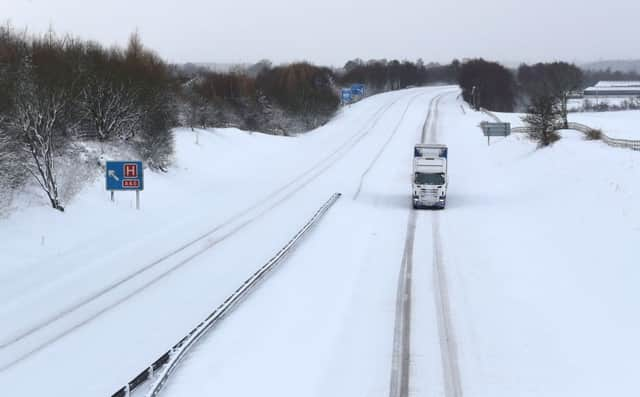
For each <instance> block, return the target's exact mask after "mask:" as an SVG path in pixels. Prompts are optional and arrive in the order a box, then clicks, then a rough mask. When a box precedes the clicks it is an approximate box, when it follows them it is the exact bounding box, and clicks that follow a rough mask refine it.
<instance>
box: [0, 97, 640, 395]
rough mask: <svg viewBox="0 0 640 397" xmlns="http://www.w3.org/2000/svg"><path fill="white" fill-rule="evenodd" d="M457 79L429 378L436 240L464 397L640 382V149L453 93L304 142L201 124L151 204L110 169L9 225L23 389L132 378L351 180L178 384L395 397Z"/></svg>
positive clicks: (418, 313) (4, 236)
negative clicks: (138, 200) (431, 126)
mask: <svg viewBox="0 0 640 397" xmlns="http://www.w3.org/2000/svg"><path fill="white" fill-rule="evenodd" d="M443 92H447V94H445V95H444V96H443V97H442V101H441V102H440V106H439V112H438V116H437V118H436V119H435V123H436V124H435V127H436V130H435V131H436V135H437V136H436V138H437V139H436V140H437V141H438V142H442V143H446V144H448V145H449V148H450V149H449V153H450V168H449V170H450V182H451V185H450V190H449V194H448V207H447V209H446V210H444V211H439V212H431V211H420V212H419V213H418V214H417V229H416V239H415V246H414V256H413V259H414V263H413V267H414V275H413V292H412V306H411V307H412V309H411V310H412V314H411V365H410V368H411V373H410V390H411V392H412V394H415V395H419V396H440V395H442V393H443V390H444V388H445V386H444V383H443V380H442V377H443V369H442V363H441V356H440V355H441V352H440V349H441V346H440V343H439V335H438V326H437V324H438V321H439V319H438V313H437V312H438V307H437V305H435V304H434V290H433V288H434V279H433V266H434V264H433V262H434V256H435V255H434V243H433V241H434V239H436V240H437V241H439V242H440V244H441V252H440V254H441V260H442V266H443V269H444V272H445V274H444V279H445V280H446V285H447V290H448V299H449V302H448V304H449V306H450V310H451V316H452V325H453V327H452V330H451V331H452V336H454V338H453V343H455V347H456V349H455V352H456V354H457V357H456V362H457V363H458V366H459V370H460V380H461V385H462V390H463V392H464V395H465V396H487V397H489V396H491V397H496V396H497V397H501V396H505V397H506V396H510V397H511V396H576V397H577V396H580V397H583V396H603V395H633V394H634V393H635V392H636V391H637V390H638V388H637V381H636V376H635V375H636V373H637V370H636V368H637V365H636V358H637V357H638V356H639V355H640V341H638V340H637V339H636V335H637V334H638V333H639V332H640V318H639V317H638V316H637V315H636V313H637V312H638V310H639V309H640V304H639V303H638V302H639V298H640V295H639V294H638V292H637V285H640V270H639V269H638V267H637V262H638V259H639V257H638V253H637V244H638V242H639V241H640V206H638V205H637V203H638V202H640V154H639V153H637V152H633V151H630V150H621V149H615V148H609V147H607V146H605V145H602V144H595V143H594V142H588V141H584V140H583V139H582V137H581V136H580V135H577V134H575V135H572V134H569V133H567V134H565V136H564V139H562V140H560V141H559V142H557V143H556V144H555V145H553V146H552V147H551V148H548V149H544V150H536V149H535V145H534V144H533V143H532V142H530V141H528V140H527V139H526V138H524V137H523V136H521V135H519V134H514V135H513V136H511V137H509V138H506V139H493V140H492V143H491V146H487V143H486V139H485V138H484V137H483V136H482V134H481V131H480V129H479V128H478V124H479V122H480V121H482V120H484V119H486V116H485V115H483V114H481V113H476V112H472V111H471V110H469V109H468V107H466V106H464V109H465V112H463V111H462V109H461V103H460V102H459V100H458V99H457V98H456V90H455V89H452V88H451V87H442V88H419V89H411V90H405V91H399V92H393V93H388V94H383V95H378V96H374V97H371V98H368V99H366V100H364V101H362V102H360V103H358V104H355V105H353V106H351V107H349V108H347V109H345V110H344V111H342V112H341V113H340V114H339V115H338V117H337V118H336V119H335V120H333V121H332V122H330V123H329V124H327V125H326V126H324V127H322V128H320V129H318V130H316V131H314V132H311V133H309V134H305V135H301V136H299V137H295V138H286V137H274V136H266V135H261V134H249V133H245V132H240V131H235V130H215V131H202V132H200V135H199V139H198V140H199V144H198V145H196V144H195V136H194V134H193V133H192V132H191V131H187V130H180V131H177V164H176V166H175V167H174V168H173V169H171V170H170V172H169V173H168V174H166V175H159V174H153V173H147V175H146V177H147V178H146V179H147V180H146V182H145V188H146V190H145V191H144V192H143V194H142V210H141V211H136V210H135V209H134V208H133V197H130V196H128V195H124V194H121V195H117V196H116V197H117V202H116V203H115V204H113V203H111V202H109V201H108V196H107V194H106V193H105V192H104V190H103V188H104V187H103V181H102V180H98V181H96V182H95V184H93V185H92V186H89V187H87V188H86V189H85V190H84V191H83V192H82V193H81V194H80V195H79V196H78V197H77V199H75V200H74V202H72V203H71V204H70V205H68V206H67V211H66V212H65V213H64V214H58V213H56V212H55V211H52V210H50V209H48V208H46V207H45V206H42V207H35V208H23V209H21V210H19V211H18V212H16V213H14V214H13V215H12V216H11V217H10V218H9V219H3V220H1V221H0V241H2V242H3V243H2V244H3V246H2V251H0V252H1V253H0V255H2V257H1V259H2V260H1V262H2V266H1V267H0V324H2V327H0V387H1V388H2V390H3V391H5V392H7V395H11V396H31V395H68V396H78V397H80V396H82V397H85V396H104V395H109V394H110V393H113V392H114V391H116V390H117V389H118V388H119V387H121V386H122V385H123V384H124V383H126V382H127V381H128V380H130V378H131V377H132V376H133V375H135V374H137V372H138V371H140V370H142V369H143V368H144V367H145V366H146V365H147V364H149V363H150V362H151V361H153V360H154V359H156V358H157V356H159V355H160V354H162V353H163V352H164V351H165V350H166V349H167V348H169V347H170V346H171V345H173V344H174V343H175V342H177V341H178V340H179V339H180V338H181V337H182V336H183V335H184V334H186V332H188V331H189V330H190V329H191V328H192V327H193V326H195V325H196V324H197V323H198V322H199V321H200V320H202V319H203V318H204V317H206V315H207V314H208V313H209V312H210V311H211V310H212V309H213V308H215V307H216V306H217V305H218V304H219V303H220V302H221V301H222V300H224V299H225V298H226V296H228V295H229V294H230V293H231V292H232V291H233V290H234V289H235V288H236V287H237V286H238V285H239V284H240V283H241V282H242V281H243V280H244V279H245V278H246V277H247V276H248V275H249V274H250V273H252V272H253V271H255V270H256V269H257V268H258V267H260V266H261V265H262V264H263V263H264V262H266V260H267V259H268V258H269V257H270V256H271V255H272V254H273V253H275V251H277V250H278V249H279V248H280V247H281V246H282V245H283V244H284V243H285V242H286V241H287V240H288V239H289V238H290V237H291V236H292V235H293V233H295V232H296V231H297V229H298V228H299V227H300V226H301V225H302V224H303V223H304V222H305V221H306V220H307V219H308V218H309V217H310V216H311V214H312V213H313V212H314V211H315V210H316V209H317V208H318V207H319V206H320V205H321V204H322V203H323V202H324V201H325V200H326V199H327V198H328V197H329V196H330V195H331V194H332V193H334V192H342V193H343V194H344V196H343V198H342V199H341V200H340V201H338V203H337V204H336V205H335V207H334V208H332V209H331V210H330V212H329V213H328V214H327V216H326V217H325V218H324V219H323V220H322V221H321V222H320V224H318V226H317V227H316V228H314V229H313V230H312V231H311V233H310V234H309V235H308V236H307V237H306V238H305V239H304V240H303V241H302V245H300V246H299V247H298V248H297V249H296V250H295V251H294V252H293V254H292V255H290V256H289V257H288V259H287V260H286V262H285V263H283V265H282V266H281V267H280V268H279V269H278V270H277V271H276V272H275V273H273V274H272V275H271V276H270V277H269V278H268V279H267V280H266V282H264V283H263V284H262V285H261V286H260V288H259V289H258V290H257V291H256V293H255V294H254V295H252V296H250V297H249V298H248V299H247V300H245V301H244V302H243V303H242V305H241V306H240V307H239V308H238V309H237V310H236V311H235V312H234V313H233V314H232V315H231V316H229V317H228V318H227V319H226V320H225V321H224V322H223V323H222V324H221V325H220V326H219V327H218V328H216V329H215V330H214V331H213V332H212V333H211V334H209V335H208V337H207V338H206V339H205V341H204V342H203V343H202V344H200V345H199V346H198V347H197V348H196V349H195V350H194V351H193V352H192V353H191V354H190V355H189V356H188V358H187V360H186V361H185V362H184V363H183V365H182V366H181V367H180V368H179V370H178V372H177V373H176V375H175V378H173V379H172V381H171V382H170V383H169V387H168V388H167V389H166V390H165V394H166V395H168V396H193V395H212V394H214V393H216V394H220V395H234V396H253V395H256V394H260V395H267V396H271V395H278V396H293V395H296V396H297V395H304V396H328V395H330V396H354V395H367V396H383V395H388V392H389V377H390V373H391V362H392V339H393V326H394V316H395V307H396V305H395V304H396V302H395V299H396V288H397V285H398V275H399V270H400V263H401V259H402V253H403V246H404V242H405V234H406V230H407V219H408V217H409V215H410V212H411V209H410V200H409V198H410V197H409V195H410V184H409V183H410V172H411V155H412V151H411V148H412V146H413V144H414V143H416V142H417V141H418V140H419V137H420V134H421V131H422V127H423V124H424V122H425V117H426V114H427V111H428V105H429V103H430V102H431V100H432V99H433V97H434V96H435V95H438V94H442V93H443ZM625 113H630V112H625ZM638 113H639V114H640V112H638ZM619 114H621V113H620V112H611V113H598V115H603V117H605V116H609V117H615V116H616V115H619ZM581 115H584V114H581ZM500 116H501V117H503V115H500ZM572 116H574V115H572ZM625 117H626V116H625ZM633 117H635V114H634V115H633V116H628V117H627V118H626V120H627V121H628V125H626V124H624V123H622V122H620V126H621V127H624V126H625V125H626V127H625V128H627V129H628V130H631V129H632V128H634V126H633V125H632V124H633V123H634V121H633V120H634V119H633ZM573 121H579V122H584V121H580V120H573ZM604 122H605V123H607V125H609V126H613V125H614V124H615V123H618V121H611V120H608V121H607V120H605V121H604ZM585 124H590V123H588V122H585ZM638 124H640V123H637V122H636V123H635V125H638ZM514 125H517V123H515V122H514ZM590 125H591V124H590ZM593 126H594V127H597V126H595V125H593ZM603 130H604V131H605V132H606V133H609V132H610V131H609V130H608V129H607V128H606V127H603ZM621 131H622V130H621ZM625 131H626V130H625ZM612 135H614V134H613V133H612ZM614 136H615V135H614ZM622 137H630V136H628V135H623V136H622ZM314 166H315V168H313V167H314ZM363 175H364V177H363ZM359 186H361V188H360V192H359V193H358V190H359ZM131 196H132V195H131ZM245 211H246V212H245ZM434 222H437V227H434ZM34 225H37V227H35V226H34ZM217 226H219V228H217V229H216V227H217ZM210 231H212V233H211V234H209V235H207V237H205V238H203V239H202V240H200V241H199V242H198V243H196V244H194V245H193V246H190V247H188V248H187V249H186V251H185V252H184V253H181V254H179V255H177V256H174V257H171V258H169V259H168V260H164V261H160V262H158V259H160V258H161V257H162V256H164V255H163V254H166V253H169V252H170V251H172V250H174V249H175V248H177V247H179V246H181V245H184V244H185V243H187V242H189V241H191V240H193V239H195V238H197V237H198V236H202V235H203V234H205V233H207V232H210ZM209 247H210V248H209ZM205 248H209V249H208V250H206V251H203V250H204V249H205ZM200 251H203V252H200ZM192 255H196V256H195V258H193V259H191V260H189V257H190V256H192ZM155 262H158V264H156V265H154V266H147V265H150V264H153V263H155ZM147 267H148V268H147ZM132 275H135V276H133V277H132ZM34 379H37V381H34Z"/></svg>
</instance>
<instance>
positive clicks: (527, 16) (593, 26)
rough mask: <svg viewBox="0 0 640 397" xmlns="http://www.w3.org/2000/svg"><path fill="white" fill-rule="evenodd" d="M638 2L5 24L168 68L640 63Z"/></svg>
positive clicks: (411, 5)
mask: <svg viewBox="0 0 640 397" xmlns="http://www.w3.org/2000/svg"><path fill="white" fill-rule="evenodd" d="M639 16H640V0H606V1H592V0H530V1H519V0H483V1H481V0H437V1H434V0H387V1H379V0H321V1H306V0H209V1H207V0H174V1H166V0H100V1H94V0H0V18H3V19H5V20H8V21H10V22H11V24H12V25H13V26H14V27H16V28H20V29H22V28H25V27H27V28H28V29H29V31H31V32H34V33H37V32H42V31H45V30H47V29H48V27H49V26H50V25H51V26H53V28H54V29H55V30H56V31H57V32H58V33H73V34H74V35H78V36H81V37H83V38H87V39H93V40H97V41H100V42H102V43H104V44H124V43H125V42H126V39H127V37H128V36H129V34H130V33H131V32H132V31H134V30H135V29H138V30H139V32H140V34H141V35H142V38H143V41H144V43H145V44H146V45H147V46H149V47H151V48H153V49H155V50H156V51H157V52H158V53H159V54H160V55H161V56H162V57H164V58H165V59H167V60H168V61H170V62H187V61H196V62H224V63H229V62H230V63H242V62H254V61H257V60H259V59H262V58H269V59H271V60H273V61H275V62H286V61H294V60H303V59H305V60H310V61H312V62H316V63H322V64H331V65H342V64H344V62H345V61H346V60H348V59H352V58H355V57H360V58H364V59H369V58H389V59H391V58H398V59H405V58H406V59H417V58H419V57H421V58H423V59H424V60H425V61H440V62H448V61H450V60H451V59H453V58H465V57H478V56H482V57H485V58H488V59H496V60H501V61H507V62H518V61H521V60H524V61H528V62H530V61H534V60H554V59H563V60H568V61H577V62H582V61H591V60H598V59H628V58H640V18H639Z"/></svg>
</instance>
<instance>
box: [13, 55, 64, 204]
mask: <svg viewBox="0 0 640 397" xmlns="http://www.w3.org/2000/svg"><path fill="white" fill-rule="evenodd" d="M35 80H36V79H35V78H34V76H33V66H32V64H31V61H30V59H29V58H28V57H27V58H26V59H25V61H24V62H23V64H22V66H21V69H20V72H19V77H18V83H17V84H18V89H17V90H16V95H15V107H14V110H13V117H12V118H11V120H10V124H11V125H12V127H13V128H15V129H16V130H18V131H20V133H21V135H22V138H23V139H24V142H25V144H26V147H27V150H28V152H29V153H30V154H31V157H32V158H33V164H31V166H29V167H28V169H29V173H31V175H33V177H34V178H35V179H36V181H37V182H38V184H39V185H40V187H42V189H43V190H44V192H45V193H46V194H47V196H48V197H49V201H50V202H51V206H52V207H53V208H55V209H57V210H60V211H64V207H63V206H62V203H61V202H60V196H59V194H58V185H57V182H56V175H55V167H54V150H55V137H56V128H57V126H58V123H59V122H60V121H61V119H62V118H63V116H64V111H65V108H66V106H67V104H68V101H69V98H68V97H69V95H68V92H67V90H66V89H64V88H62V87H52V86H46V85H43V84H38V82H36V81H35Z"/></svg>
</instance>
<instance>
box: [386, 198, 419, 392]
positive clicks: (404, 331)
mask: <svg viewBox="0 0 640 397" xmlns="http://www.w3.org/2000/svg"><path fill="white" fill-rule="evenodd" d="M416 219H417V217H416V216H415V210H412V211H411V212H410V213H409V219H408V220H407V236H406V238H405V241H404V252H403V253H402V262H401V265H400V277H399V278H398V292H397V297H396V321H395V326H394V331H393V359H392V363H391V384H390V387H389V396H390V397H406V396H408V395H409V364H410V359H411V274H412V271H413V244H414V242H415V236H416Z"/></svg>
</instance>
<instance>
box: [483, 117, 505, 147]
mask: <svg viewBox="0 0 640 397" xmlns="http://www.w3.org/2000/svg"><path fill="white" fill-rule="evenodd" d="M480 128H482V133H483V134H484V136H486V137H487V145H491V137H492V136H504V137H506V136H509V135H511V124H510V123H490V122H487V121H483V122H482V123H480Z"/></svg>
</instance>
